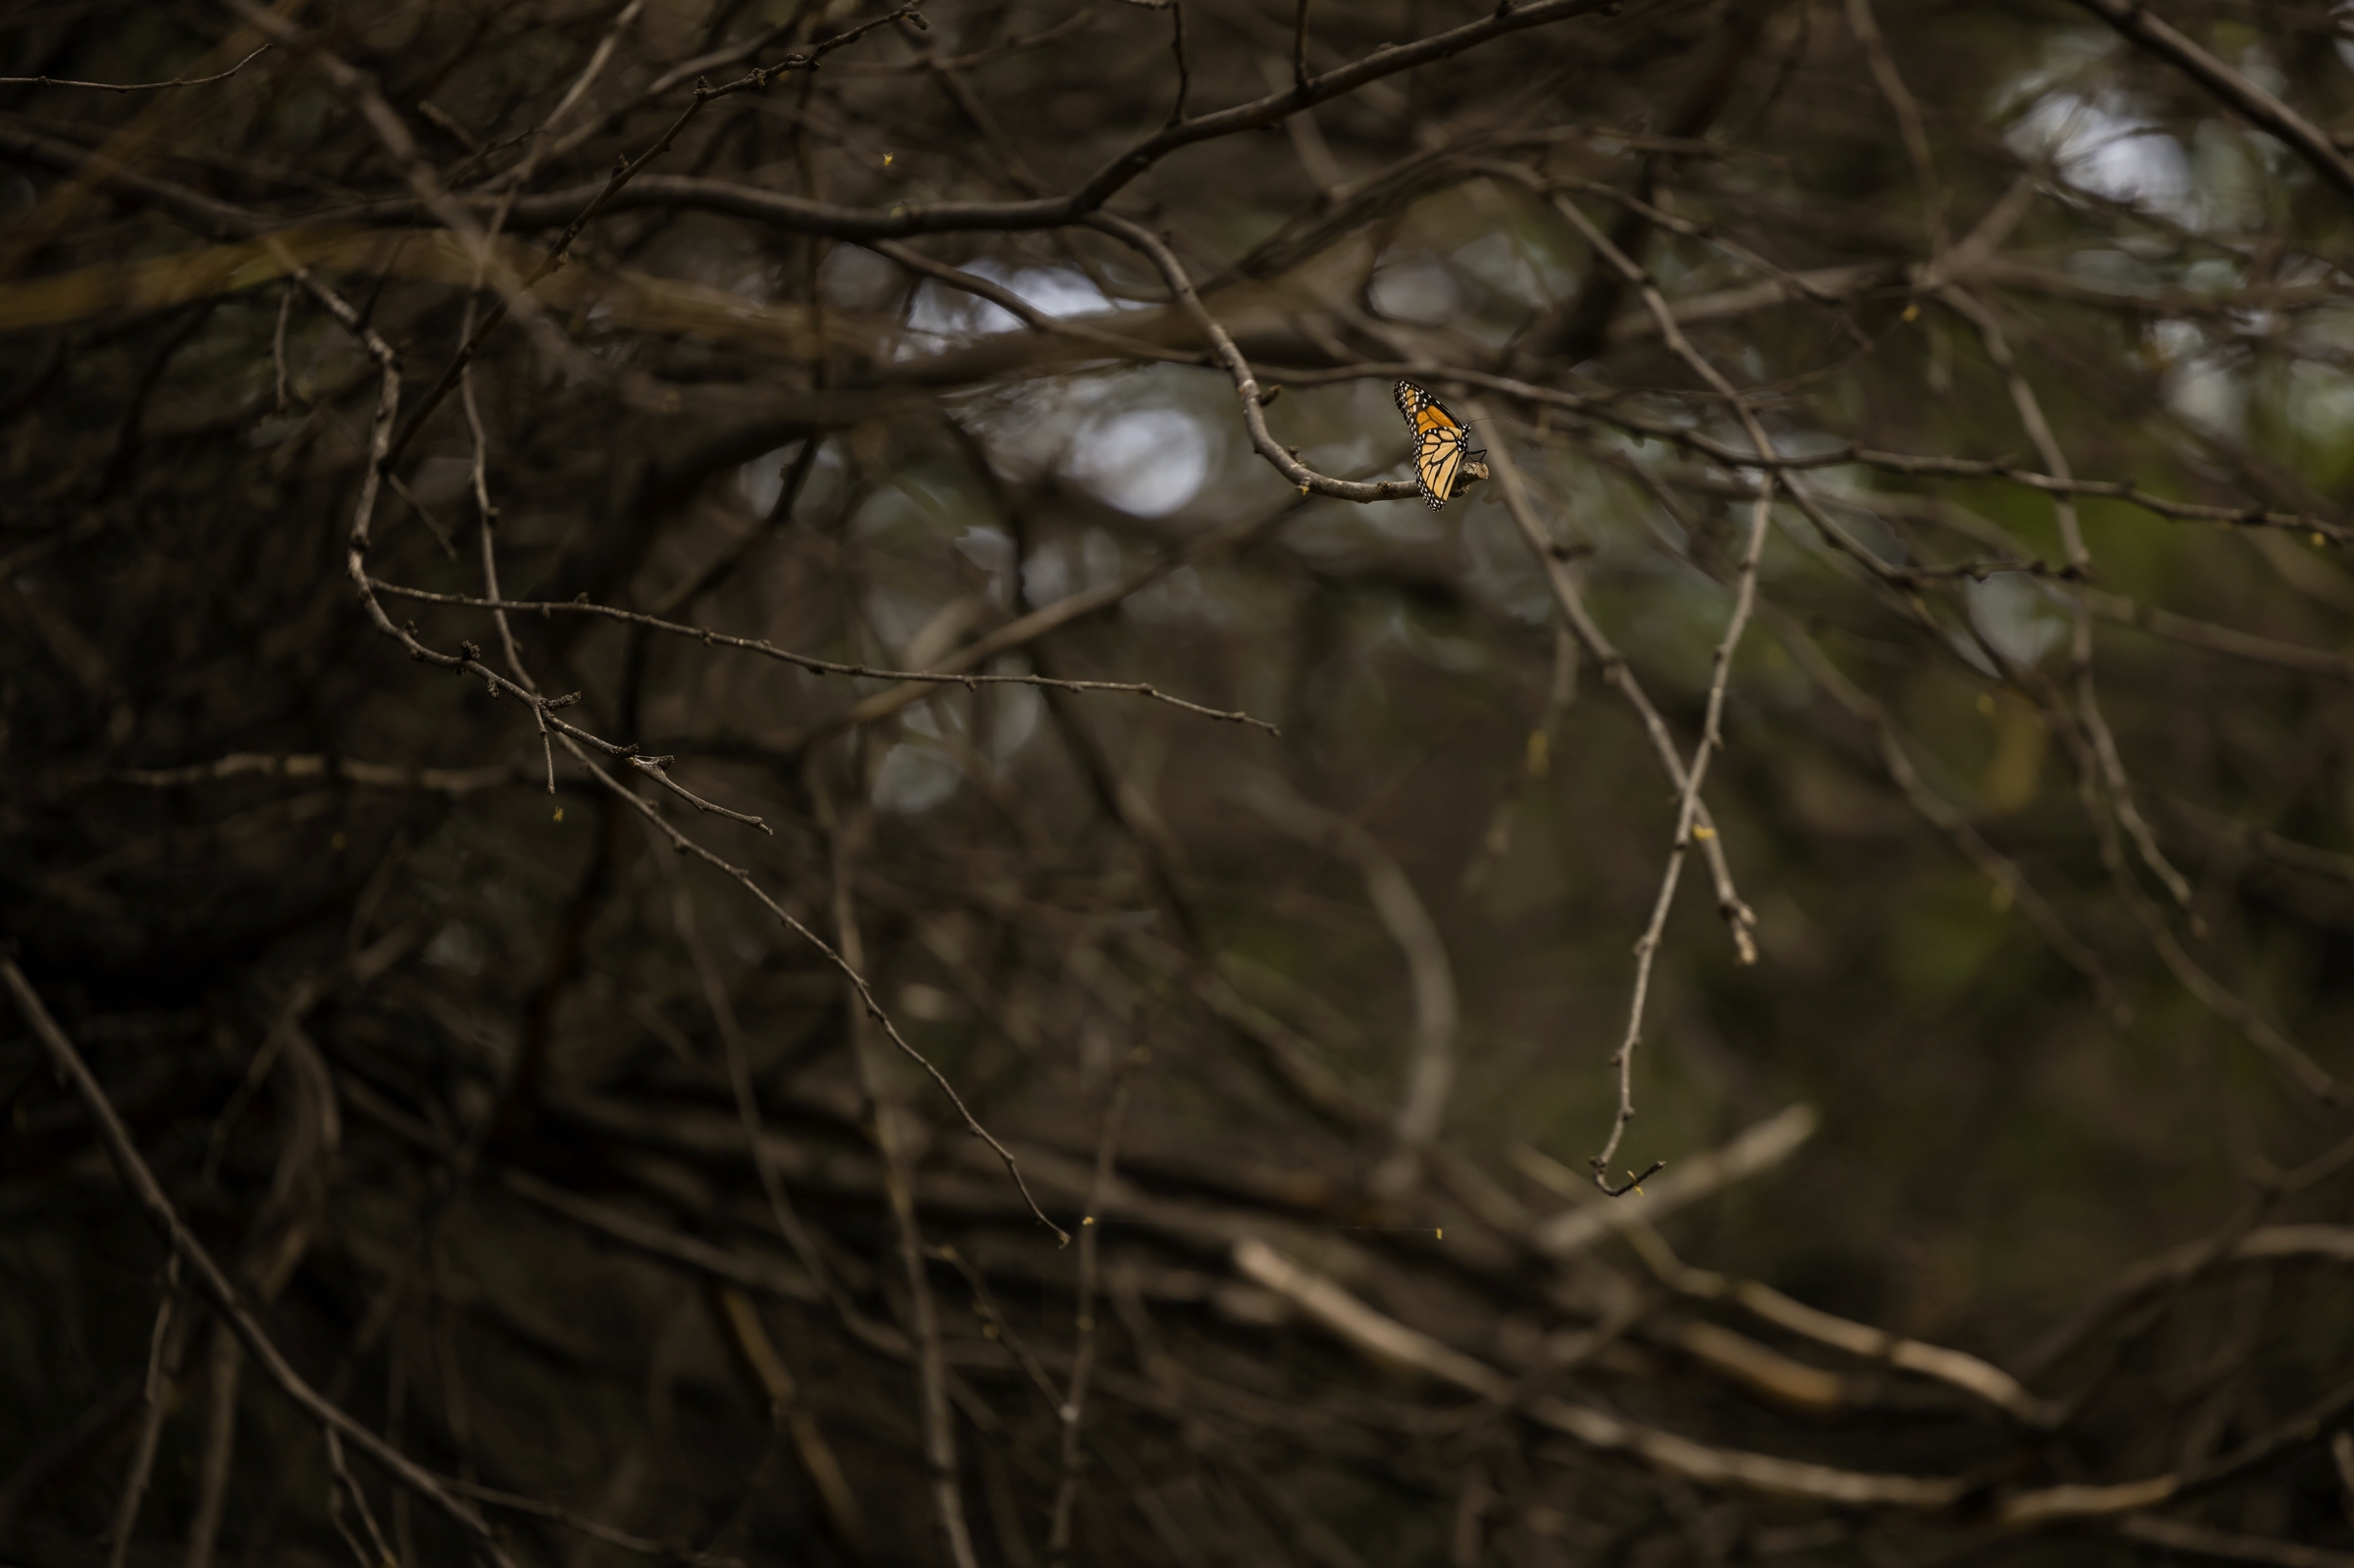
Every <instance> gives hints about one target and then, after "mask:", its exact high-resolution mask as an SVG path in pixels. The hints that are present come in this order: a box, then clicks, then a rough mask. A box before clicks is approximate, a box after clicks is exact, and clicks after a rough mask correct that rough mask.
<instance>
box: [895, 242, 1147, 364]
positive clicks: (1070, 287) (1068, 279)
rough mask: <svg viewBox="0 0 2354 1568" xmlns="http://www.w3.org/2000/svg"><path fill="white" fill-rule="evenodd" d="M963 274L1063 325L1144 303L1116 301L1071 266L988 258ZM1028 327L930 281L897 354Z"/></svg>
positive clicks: (1008, 313) (995, 307) (988, 305)
mask: <svg viewBox="0 0 2354 1568" xmlns="http://www.w3.org/2000/svg"><path fill="white" fill-rule="evenodd" d="M962 270H963V271H965V272H968V273H971V274H972V275H973V276H974V277H976V278H987V279H989V280H990V281H991V282H993V283H996V284H998V286H999V287H1001V288H1003V289H1004V290H1005V291H1006V292H1007V293H1010V294H1012V295H1014V296H1015V297H1017V298H1019V299H1020V300H1021V301H1022V302H1023V303H1024V304H1026V305H1028V306H1029V307H1030V308H1031V309H1033V310H1035V311H1038V312H1040V313H1041V314H1043V315H1047V316H1051V317H1053V318H1054V319H1056V320H1057V321H1060V320H1062V319H1064V318H1067V317H1073V316H1092V315H1097V314H1100V313H1103V312H1107V311H1113V310H1121V309H1135V308H1138V304H1139V302H1137V301H1133V300H1127V301H1117V302H1115V301H1113V300H1112V299H1110V298H1109V297H1107V296H1106V295H1105V294H1104V292H1103V290H1101V289H1100V288H1098V287H1097V286H1096V284H1095V281H1094V280H1093V279H1092V278H1089V277H1088V276H1087V275H1086V274H1085V273H1082V272H1079V271H1077V270H1076V269H1073V268H1069V267H1008V266H1006V265H1005V264H1003V263H1001V262H998V261H996V260H993V259H992V258H989V257H986V256H985V257H982V258H981V259H980V260H978V261H970V262H966V263H965V264H964V265H963V268H962ZM1023 329H1024V328H1023V325H1022V321H1021V318H1019V317H1017V316H1015V315H1014V314H1013V312H1011V311H1009V310H1007V309H1005V308H1004V307H1003V306H1002V305H998V304H996V303H994V302H993V301H990V300H986V299H983V298H981V297H980V296H979V295H977V294H968V293H966V292H965V291H964V290H962V289H960V288H950V287H948V286H947V284H946V283H939V282H933V281H931V280H929V279H927V280H926V281H925V282H924V283H923V285H922V286H921V287H919V288H918V289H917V290H916V293H915V304H914V306H913V307H912V308H911V309H910V310H909V311H908V313H907V335H906V337H904V338H902V339H901V340H900V342H899V345H898V347H897V348H896V350H894V354H895V356H896V357H897V358H900V359H905V358H908V357H909V356H911V355H920V354H931V353H937V352H939V351H940V350H941V349H943V348H952V347H955V346H956V345H958V344H961V343H969V342H971V341H972V340H973V339H975V338H978V337H987V336H989V335H991V334H992V333H996V332H1010V331H1017V330H1023Z"/></svg>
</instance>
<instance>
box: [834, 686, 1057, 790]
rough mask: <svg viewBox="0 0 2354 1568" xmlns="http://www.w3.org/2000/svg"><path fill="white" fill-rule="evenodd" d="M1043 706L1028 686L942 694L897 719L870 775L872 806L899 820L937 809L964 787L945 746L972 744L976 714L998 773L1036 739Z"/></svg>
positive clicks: (910, 709) (1034, 691)
mask: <svg viewBox="0 0 2354 1568" xmlns="http://www.w3.org/2000/svg"><path fill="white" fill-rule="evenodd" d="M1006 673H1008V674H1017V673H1020V672H1019V671H1018V669H1016V670H1009V671H1007V672H1006ZM1045 706H1046V705H1045V703H1044V702H1043V701H1042V700H1041V699H1040V697H1039V694H1038V690H1037V688H1036V687H1034V686H1019V685H998V686H988V687H984V688H983V689H982V690H981V691H979V692H978V693H972V694H967V693H964V692H961V691H956V692H944V693H942V694H941V695H939V696H936V697H934V698H933V699H932V700H931V701H929V702H924V703H919V704H917V705H916V706H914V707H911V708H909V709H907V710H906V711H905V712H904V713H903V714H902V715H901V716H900V719H899V732H900V738H899V739H898V740H897V741H896V742H895V743H894V744H893V746H892V747H891V749H890V750H889V751H887V752H885V753H884V755H883V763H882V766H881V767H880V768H878V769H877V770H876V771H875V787H874V797H873V798H874V802H875V804H876V805H877V806H878V807H880V808H881V809H882V810H885V811H890V812H896V813H897V814H898V815H900V816H915V815H918V814H920V813H922V812H926V811H930V810H931V809H932V808H933V807H935V806H938V805H941V804H943V803H944V802H946V801H947V799H948V798H949V797H950V796H951V795H953V794H955V792H956V790H957V787H958V785H960V784H962V783H963V782H964V771H963V769H962V768H961V767H959V766H958V765H957V763H956V761H955V759H954V758H953V757H952V756H951V755H950V754H949V751H950V745H949V744H948V742H951V741H968V742H969V741H970V740H971V739H972V735H973V730H974V715H975V714H976V713H977V712H978V713H986V715H987V718H986V722H985V730H986V744H985V745H984V746H983V747H982V749H983V750H985V751H986V752H987V754H988V755H989V756H990V758H991V759H992V760H993V761H995V762H996V763H997V764H998V766H1000V767H1002V766H1004V765H1005V764H1007V763H1009V762H1011V761H1012V760H1013V758H1014V757H1015V755H1016V754H1018V753H1019V752H1020V751H1021V749H1022V748H1023V747H1024V746H1026V745H1028V744H1029V743H1030V740H1031V737H1032V736H1034V735H1036V734H1037V733H1038V729H1039V722H1040V720H1041V719H1042V718H1043V717H1044V714H1045Z"/></svg>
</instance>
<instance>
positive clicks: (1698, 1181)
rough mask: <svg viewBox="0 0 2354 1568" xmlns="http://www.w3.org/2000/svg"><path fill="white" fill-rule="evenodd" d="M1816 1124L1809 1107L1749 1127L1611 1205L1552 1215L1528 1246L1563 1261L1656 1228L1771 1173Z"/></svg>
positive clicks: (1588, 1204) (1558, 1169)
mask: <svg viewBox="0 0 2354 1568" xmlns="http://www.w3.org/2000/svg"><path fill="white" fill-rule="evenodd" d="M1817 1125H1819V1124H1818V1120H1817V1116H1816V1114H1815V1110H1814V1107H1812V1106H1809V1105H1793V1106H1791V1107H1790V1108H1789V1109H1787V1110H1785V1111H1783V1112H1781V1113H1780V1114H1779V1115H1777V1116H1773V1117H1769V1118H1768V1119H1766V1121H1763V1122H1760V1123H1758V1124H1757V1125H1756V1126H1755V1127H1752V1128H1749V1129H1748V1130H1747V1131H1745V1132H1743V1133H1742V1134H1741V1135H1740V1136H1739V1137H1737V1138H1733V1139H1732V1140H1731V1141H1730V1142H1728V1143H1726V1144H1725V1145H1724V1146H1723V1147H1721V1148H1716V1149H1712V1150H1710V1151H1709V1152H1708V1153H1706V1154H1697V1155H1694V1156H1693V1157H1691V1158H1690V1159H1687V1160H1683V1161H1680V1162H1679V1163H1678V1164H1677V1165H1676V1167H1675V1169H1673V1170H1671V1171H1669V1172H1667V1174H1666V1175H1664V1176H1663V1177H1661V1178H1660V1179H1659V1180H1658V1181H1656V1182H1651V1183H1648V1184H1647V1185H1646V1186H1645V1187H1644V1189H1643V1190H1642V1191H1640V1192H1630V1193H1628V1194H1627V1195H1626V1196H1625V1197H1623V1198H1621V1199H1620V1200H1619V1201H1617V1202H1615V1203H1595V1202H1592V1201H1588V1202H1586V1203H1585V1204H1583V1205H1581V1206H1579V1207H1577V1208H1573V1209H1569V1210H1567V1211H1566V1212H1564V1213H1561V1214H1557V1215H1555V1216H1554V1217H1553V1218H1552V1219H1550V1220H1546V1221H1544V1222H1542V1223H1541V1224H1539V1225H1538V1226H1537V1228H1536V1229H1535V1230H1534V1231H1533V1232H1531V1233H1530V1236H1529V1241H1530V1243H1531V1244H1532V1245H1534V1246H1535V1247H1536V1248H1537V1250H1538V1251H1540V1252H1543V1253H1544V1254H1545V1255H1546V1256H1548V1257H1552V1258H1566V1257H1569V1256H1571V1255H1572V1254H1574V1253H1577V1252H1580V1251H1583V1250H1584V1249H1585V1248H1586V1247H1589V1246H1591V1245H1593V1244H1594V1243H1595V1242H1596V1241H1599V1240H1601V1239H1603V1238H1605V1237H1609V1236H1615V1235H1619V1234H1622V1233H1624V1232H1626V1231H1629V1230H1632V1229H1633V1228H1634V1227H1636V1226H1638V1225H1653V1224H1657V1223H1658V1222H1659V1221H1661V1220H1663V1219H1665V1218H1666V1217H1667V1216H1668V1215H1670V1214H1673V1213H1674V1212H1675V1211H1676V1210H1678V1209H1681V1208H1686V1207H1688V1206H1690V1205H1691V1204H1694V1203H1697V1202H1699V1201H1700V1200H1701V1199H1703V1198H1706V1197H1710V1196H1713V1195H1714V1194H1715V1193H1717V1192H1720V1191H1722V1190H1723V1189H1726V1188H1728V1187H1730V1186H1732V1185H1733V1184H1734V1183H1736V1182H1744V1181H1747V1180H1748V1179H1749V1178H1751V1177H1753V1176H1756V1175H1758V1174H1760V1173H1761V1172H1765V1171H1769V1170H1771V1169H1773V1168H1774V1167H1775V1166H1777V1165H1779V1164H1781V1163H1782V1162H1783V1161H1784V1160H1786V1159H1788V1158H1789V1157H1790V1156H1791V1155H1792V1154H1794V1153H1796V1152H1797V1150H1798V1146H1799V1145H1800V1144H1802V1143H1804V1142H1805V1141H1806V1140H1807V1139H1808V1138H1812V1137H1814V1136H1815V1129H1816V1127H1817ZM1534 1152H1535V1151H1534V1150H1527V1151H1525V1153H1524V1154H1523V1156H1522V1160H1523V1169H1527V1168H1528V1162H1527V1158H1526V1156H1527V1155H1528V1154H1533V1153H1534ZM1547 1164H1548V1165H1550V1166H1551V1167H1552V1171H1554V1172H1559V1173H1561V1175H1563V1176H1567V1175H1568V1174H1569V1173H1568V1171H1567V1169H1566V1167H1563V1166H1561V1165H1559V1164H1555V1163H1554V1162H1551V1161H1548V1162H1547ZM1542 1179H1543V1180H1544V1181H1545V1182H1546V1185H1548V1186H1555V1185H1556V1184H1555V1183H1554V1181H1553V1179H1552V1175H1551V1173H1547V1174H1546V1175H1545V1176H1544V1177H1543V1178H1542Z"/></svg>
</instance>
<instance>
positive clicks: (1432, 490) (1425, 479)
mask: <svg viewBox="0 0 2354 1568" xmlns="http://www.w3.org/2000/svg"><path fill="white" fill-rule="evenodd" d="M1392 393H1393V395H1394V396H1395V397H1396V398H1397V399H1398V412H1399V413H1401V414H1403V415H1405V416H1406V428H1407V430H1409V431H1411V432H1412V434H1413V438H1414V482H1415V483H1416V484H1418V485H1419V486H1421V489H1422V499H1423V500H1424V501H1425V502H1427V503H1429V505H1430V507H1431V509H1432V510H1434V511H1435V510H1437V509H1438V508H1440V507H1442V506H1445V505H1446V504H1447V502H1448V500H1449V498H1450V497H1451V496H1452V495H1453V493H1454V490H1455V481H1456V476H1457V474H1458V472H1459V471H1460V469H1461V468H1462V465H1463V454H1464V453H1466V452H1468V451H1469V450H1470V448H1471V432H1470V431H1468V430H1464V429H1463V426H1462V422H1461V421H1459V420H1458V419H1457V418H1456V417H1455V416H1454V415H1453V414H1450V413H1448V412H1447V408H1446V405H1445V404H1443V403H1441V402H1440V401H1439V400H1438V399H1437V398H1435V397H1433V396H1431V395H1430V394H1429V393H1428V392H1426V391H1424V390H1422V388H1421V387H1419V386H1416V385H1415V384H1414V383H1413V382H1411V381H1400V382H1399V383H1398V384H1397V386H1396V387H1394V388H1393V389H1392Z"/></svg>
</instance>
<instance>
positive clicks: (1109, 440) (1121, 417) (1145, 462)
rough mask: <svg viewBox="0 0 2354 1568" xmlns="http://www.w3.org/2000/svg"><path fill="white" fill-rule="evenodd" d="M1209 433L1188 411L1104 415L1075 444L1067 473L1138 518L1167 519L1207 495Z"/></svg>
mask: <svg viewBox="0 0 2354 1568" xmlns="http://www.w3.org/2000/svg"><path fill="white" fill-rule="evenodd" d="M1211 455H1212V454H1211V449H1210V439H1209V433H1208V431H1206V430H1203V426H1202V423H1201V421H1199V420H1197V419H1196V418H1194V416H1193V415H1192V414H1190V413H1188V412H1186V411H1185V410H1183V409H1178V408H1170V407H1150V406H1148V407H1143V408H1128V409H1120V410H1117V411H1109V410H1107V411H1102V412H1100V413H1099V414H1098V416H1097V417H1096V418H1094V419H1093V420H1091V421H1090V422H1089V424H1088V427H1087V429H1086V430H1085V431H1084V432H1083V433H1082V434H1081V436H1080V438H1079V439H1078V440H1076V441H1075V442H1073V443H1072V445H1071V449H1070V456H1069V458H1068V459H1067V460H1066V462H1065V463H1064V465H1063V467H1064V472H1065V473H1067V474H1069V475H1070V477H1071V478H1072V479H1074V480H1076V481H1079V482H1080V483H1081V484H1083V485H1085V486H1086V487H1087V488H1088V489H1090V490H1092V491H1094V492H1095V494H1096V495H1097V496H1098V497H1099V498H1100V499H1102V500H1104V501H1107V502H1109V503H1110V504H1111V505H1113V506H1116V507H1118V508H1119V509H1120V510H1121V511H1123V512H1126V513H1128V514H1130V515H1131V516H1134V517H1166V516H1168V515H1169V514H1170V513H1171V512H1174V511H1176V510H1177V509H1178V508H1180V507H1182V506H1184V505H1185V504H1186V503H1187V502H1188V501H1191V500H1192V499H1193V498H1194V497H1195V496H1196V495H1197V494H1199V493H1200V492H1201V489H1202V486H1203V484H1204V483H1206V482H1207V481H1208V479H1209V470H1210V458H1211Z"/></svg>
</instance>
